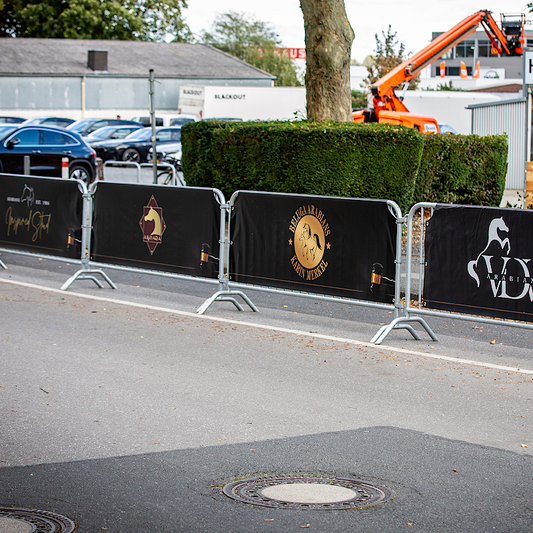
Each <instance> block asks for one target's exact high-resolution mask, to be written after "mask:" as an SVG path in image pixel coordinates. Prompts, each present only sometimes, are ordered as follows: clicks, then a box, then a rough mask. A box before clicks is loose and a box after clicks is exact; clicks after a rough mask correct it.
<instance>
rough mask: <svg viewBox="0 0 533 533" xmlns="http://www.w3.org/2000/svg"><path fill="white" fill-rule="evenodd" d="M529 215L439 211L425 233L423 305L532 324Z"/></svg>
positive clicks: (532, 222)
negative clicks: (425, 264)
mask: <svg viewBox="0 0 533 533" xmlns="http://www.w3.org/2000/svg"><path fill="white" fill-rule="evenodd" d="M532 235H533V211H528V210H520V209H498V208H490V207H468V206H453V207H452V206H443V207H440V206H439V207H438V208H437V209H436V210H435V212H434V213H433V216H432V217H431V219H430V220H429V223H428V226H427V233H426V242H425V252H426V263H427V266H426V269H425V276H424V294H423V297H424V305H425V306H426V307H428V308H432V309H440V310H445V311H452V312H459V313H464V314H475V315H481V316H488V317H493V318H507V319H512V320H523V321H526V322H531V321H533V286H532V272H533V261H532V258H533V240H532Z"/></svg>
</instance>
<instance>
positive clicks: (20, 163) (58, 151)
mask: <svg viewBox="0 0 533 533" xmlns="http://www.w3.org/2000/svg"><path fill="white" fill-rule="evenodd" d="M0 136H1V134H0ZM26 155H27V156H29V157H30V174H31V175H33V176H52V177H56V178H58V177H61V167H62V159H63V158H64V157H68V159H69V176H70V177H71V178H76V179H80V180H83V181H85V182H86V183H90V182H92V181H94V179H95V177H96V154H95V152H94V150H92V149H91V148H90V147H89V146H88V145H87V144H86V143H85V141H84V140H83V139H82V138H81V136H80V135H78V134H77V133H75V132H73V131H66V130H64V129H61V128H50V127H46V126H33V125H30V126H21V127H19V128H16V129H15V130H14V131H12V132H11V133H9V134H8V135H7V136H4V137H3V138H2V140H1V142H0V172H5V173H8V174H23V173H24V156H26Z"/></svg>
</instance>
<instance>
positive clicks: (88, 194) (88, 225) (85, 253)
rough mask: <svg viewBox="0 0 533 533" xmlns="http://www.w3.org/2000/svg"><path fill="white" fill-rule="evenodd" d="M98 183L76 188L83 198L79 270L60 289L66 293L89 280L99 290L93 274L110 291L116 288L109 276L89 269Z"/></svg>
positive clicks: (80, 185) (80, 183) (80, 184)
mask: <svg viewBox="0 0 533 533" xmlns="http://www.w3.org/2000/svg"><path fill="white" fill-rule="evenodd" d="M97 186H98V182H97V181H95V182H93V183H92V184H91V185H90V187H89V189H87V186H86V185H85V183H84V182H82V181H79V182H78V188H79V189H80V190H81V192H82V196H83V212H82V221H81V269H80V270H78V271H77V272H76V273H75V274H74V275H73V276H71V277H70V278H69V279H68V280H67V281H66V282H65V283H64V284H63V285H62V287H61V290H62V291H66V290H67V289H68V288H69V287H70V286H71V285H72V284H73V283H74V282H75V281H76V280H84V279H89V280H92V281H94V283H96V285H98V287H99V288H100V289H103V288H104V286H103V285H102V283H100V281H99V280H98V279H97V278H96V277H95V274H98V275H99V276H102V278H103V279H104V281H106V282H107V283H108V284H109V286H110V287H111V288H112V289H116V288H117V286H116V285H115V284H114V283H113V282H112V281H111V279H110V278H109V276H108V275H107V274H106V273H105V272H104V271H103V270H100V269H91V266H90V260H91V233H92V229H93V226H92V219H93V195H94V193H95V191H96V187H97Z"/></svg>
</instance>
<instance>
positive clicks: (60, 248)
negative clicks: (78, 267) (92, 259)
mask: <svg viewBox="0 0 533 533" xmlns="http://www.w3.org/2000/svg"><path fill="white" fill-rule="evenodd" d="M82 208H83V196H82V193H81V191H80V190H79V189H78V182H77V181H74V180H69V179H54V178H35V177H29V176H23V175H9V174H1V175H0V210H1V215H0V246H3V247H5V248H14V249H18V250H24V251H29V252H35V253H42V254H47V255H54V256H61V257H72V258H77V259H79V258H80V257H81V247H80V239H81V217H82Z"/></svg>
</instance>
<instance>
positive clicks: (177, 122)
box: [169, 115, 197, 126]
mask: <svg viewBox="0 0 533 533" xmlns="http://www.w3.org/2000/svg"><path fill="white" fill-rule="evenodd" d="M196 120H197V119H196V117H195V116H194V115H179V116H177V117H176V118H171V119H170V123H169V126H183V124H187V122H196Z"/></svg>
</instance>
